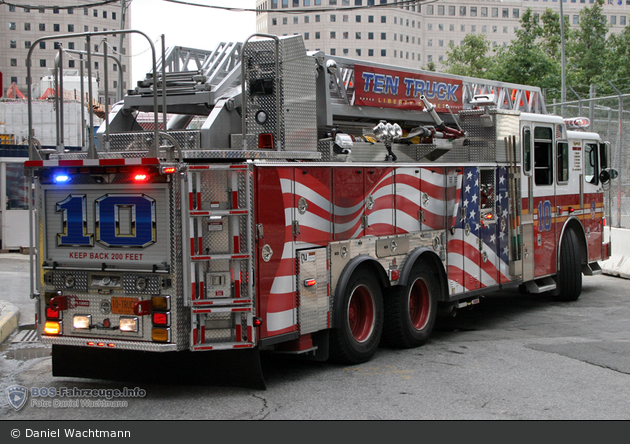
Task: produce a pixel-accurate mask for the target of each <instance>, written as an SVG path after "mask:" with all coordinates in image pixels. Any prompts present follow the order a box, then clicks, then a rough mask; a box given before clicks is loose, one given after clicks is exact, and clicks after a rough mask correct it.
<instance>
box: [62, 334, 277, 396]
mask: <svg viewBox="0 0 630 444" xmlns="http://www.w3.org/2000/svg"><path fill="white" fill-rule="evenodd" d="M52 367H53V369H52V370H53V376H69V377H79V378H90V379H104V380H108V381H128V382H141V383H155V384H167V385H173V384H198V385H204V386H221V387H223V386H229V387H242V388H251V389H257V390H265V389H266V385H265V379H264V376H263V369H262V363H261V361H260V351H259V350H258V348H250V349H243V350H218V351H214V352H212V353H194V352H191V351H188V350H184V351H174V352H164V353H155V352H142V351H135V350H114V349H100V348H99V349H97V348H90V347H75V346H70V345H55V344H54V345H53V346H52Z"/></svg>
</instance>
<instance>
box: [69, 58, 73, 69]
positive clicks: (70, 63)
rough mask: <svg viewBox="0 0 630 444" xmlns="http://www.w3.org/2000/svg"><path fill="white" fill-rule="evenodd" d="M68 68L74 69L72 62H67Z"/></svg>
mask: <svg viewBox="0 0 630 444" xmlns="http://www.w3.org/2000/svg"><path fill="white" fill-rule="evenodd" d="M68 68H74V60H68Z"/></svg>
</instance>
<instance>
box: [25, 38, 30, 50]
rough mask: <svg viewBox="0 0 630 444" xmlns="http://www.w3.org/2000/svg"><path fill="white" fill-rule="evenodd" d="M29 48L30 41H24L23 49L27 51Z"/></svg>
mask: <svg viewBox="0 0 630 444" xmlns="http://www.w3.org/2000/svg"><path fill="white" fill-rule="evenodd" d="M30 47H31V41H30V40H27V41H25V42H24V48H25V49H29V48H30Z"/></svg>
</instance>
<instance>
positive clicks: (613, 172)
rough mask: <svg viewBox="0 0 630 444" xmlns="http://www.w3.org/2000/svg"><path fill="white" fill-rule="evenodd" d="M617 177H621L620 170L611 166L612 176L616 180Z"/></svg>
mask: <svg viewBox="0 0 630 444" xmlns="http://www.w3.org/2000/svg"><path fill="white" fill-rule="evenodd" d="M617 177H619V171H617V170H615V169H613V168H611V169H610V178H611V179H613V180H614V179H616V178H617Z"/></svg>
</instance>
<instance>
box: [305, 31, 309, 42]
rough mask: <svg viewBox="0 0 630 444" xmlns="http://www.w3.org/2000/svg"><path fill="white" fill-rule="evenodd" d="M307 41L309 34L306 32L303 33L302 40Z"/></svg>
mask: <svg viewBox="0 0 630 444" xmlns="http://www.w3.org/2000/svg"><path fill="white" fill-rule="evenodd" d="M308 39H309V33H308V32H305V33H304V40H308Z"/></svg>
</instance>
